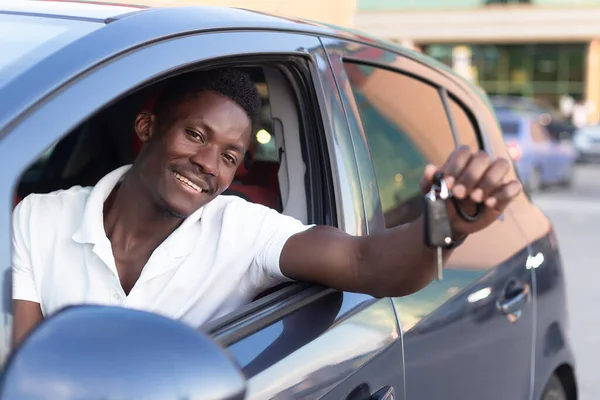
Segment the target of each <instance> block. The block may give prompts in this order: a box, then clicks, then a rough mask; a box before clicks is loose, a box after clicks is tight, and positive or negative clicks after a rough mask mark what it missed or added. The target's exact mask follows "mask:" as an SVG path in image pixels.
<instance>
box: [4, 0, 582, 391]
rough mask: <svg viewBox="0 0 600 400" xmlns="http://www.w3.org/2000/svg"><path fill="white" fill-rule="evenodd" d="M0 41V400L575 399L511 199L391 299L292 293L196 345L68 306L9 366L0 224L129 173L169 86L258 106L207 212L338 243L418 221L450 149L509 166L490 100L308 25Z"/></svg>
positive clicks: (206, 334)
mask: <svg viewBox="0 0 600 400" xmlns="http://www.w3.org/2000/svg"><path fill="white" fill-rule="evenodd" d="M0 27H2V28H3V29H8V30H10V34H7V35H2V36H0V48H2V59H3V60H2V63H1V66H0V160H2V161H1V163H2V168H1V170H0V171H1V172H0V185H2V187H3V189H1V193H4V195H3V196H2V197H0V209H1V210H2V212H1V213H0V216H1V217H0V246H1V247H0V257H1V259H2V260H4V261H2V262H1V263H0V265H2V268H3V270H2V272H3V273H2V277H3V278H4V281H3V284H2V285H0V291H1V295H2V299H4V303H3V305H4V306H3V307H2V320H1V321H2V327H3V329H1V330H0V332H1V335H2V336H1V338H2V340H1V341H0V350H1V351H2V353H1V354H2V360H3V361H4V362H3V364H2V372H1V373H2V379H1V383H0V398H3V399H25V398H27V399H41V398H52V399H58V398H60V399H75V398H77V399H81V398H88V397H93V398H160V399H182V398H194V399H290V398H305V399H306V398H311V399H312V398H319V399H323V400H329V399H335V400H339V399H381V400H383V399H387V400H390V399H406V400H411V399H428V400H435V399H463V400H469V399H487V400H496V399H507V398H509V399H532V400H550V399H568V400H575V399H576V398H577V379H576V363H575V359H574V357H573V353H572V350H571V344H570V339H569V331H568V312H567V307H566V304H567V298H566V293H565V280H564V267H563V264H562V258H561V255H560V248H559V244H558V242H557V240H556V235H555V232H554V229H553V225H552V223H551V222H550V221H549V220H548V218H546V216H545V215H544V214H543V213H542V212H541V211H540V210H539V209H538V208H537V207H536V206H535V205H534V204H533V203H532V202H531V200H530V198H529V197H528V196H527V194H526V193H522V194H520V195H519V196H518V197H517V198H516V199H515V200H514V202H512V203H511V204H510V205H509V206H508V207H507V209H506V210H505V212H504V213H503V215H502V216H501V217H500V218H499V219H498V220H496V221H495V222H493V223H492V224H491V225H490V226H489V227H488V228H486V229H484V230H482V231H480V232H478V233H476V234H473V235H470V236H469V237H468V238H467V239H466V241H465V242H464V243H463V244H462V245H461V246H459V247H458V248H457V249H455V250H454V251H453V253H452V255H451V256H450V258H449V260H448V262H447V267H446V269H445V272H444V278H443V280H441V281H437V280H436V281H433V282H431V283H430V284H429V285H428V286H426V287H425V288H424V289H423V290H421V291H418V292H416V293H414V294H411V295H409V296H404V297H398V298H385V297H384V298H375V297H373V296H370V295H366V294H361V293H351V292H342V291H337V290H334V289H332V288H326V287H320V286H317V285H312V284H310V283H304V282H291V283H286V284H282V285H278V286H275V287H273V288H271V289H269V290H268V291H265V292H263V293H261V294H258V295H257V296H256V297H255V298H254V299H253V300H252V301H251V302H249V303H248V304H245V305H243V306H242V307H240V308H239V309H237V310H236V311H234V312H232V313H229V314H226V315H222V316H218V317H216V318H214V319H212V320H211V321H210V322H208V323H206V324H203V325H202V326H190V325H187V324H183V323H181V322H179V321H177V320H172V319H168V318H165V317H162V316H160V315H155V314H152V313H148V312H143V311H139V310H134V309H126V308H121V307H116V306H115V307H110V306H98V305H77V304H74V305H71V306H69V307H65V308H64V309H62V310H61V311H59V312H57V313H55V314H53V315H51V316H49V317H48V318H47V319H45V320H44V322H43V323H42V324H40V325H39V326H38V327H37V328H36V329H35V330H34V331H33V332H32V333H31V334H30V335H29V336H28V337H27V338H26V339H25V340H24V341H23V342H22V343H21V344H19V345H18V346H17V347H16V348H15V349H11V347H10V343H11V338H10V337H11V324H12V316H11V303H10V292H11V291H10V278H11V270H10V268H9V266H10V265H11V236H10V235H11V234H10V232H11V222H10V221H11V219H10V213H11V210H12V208H13V207H14V206H15V204H17V203H18V202H19V201H21V199H22V198H23V197H25V196H27V195H29V194H30V193H48V192H52V191H56V190H61V189H64V188H67V187H71V186H73V185H81V186H89V185H94V184H95V182H96V181H97V180H98V179H99V178H100V177H102V176H103V175H104V174H106V173H107V172H109V171H111V170H113V169H114V168H116V167H118V166H120V165H124V164H127V163H131V162H132V161H133V160H134V158H135V156H136V153H137V151H139V143H138V142H136V140H135V138H134V134H133V130H132V122H133V119H134V118H135V115H136V114H137V113H138V112H139V111H140V110H141V109H143V108H144V107H147V106H148V104H149V102H152V101H153V100H152V99H154V98H156V95H157V93H159V92H160V88H161V87H162V85H164V83H165V82H166V81H168V79H170V78H172V77H173V76H177V75H178V74H181V73H182V72H187V71H191V70H196V69H206V68H211V67H214V66H225V65H227V66H230V67H233V68H241V69H243V70H245V71H247V72H248V73H249V74H250V76H251V77H252V79H253V80H254V82H255V84H256V86H257V88H258V90H259V92H260V93H261V96H262V99H263V112H262V120H261V122H260V124H259V126H258V127H257V130H256V133H255V135H253V145H252V147H251V151H250V152H249V153H248V154H247V157H246V161H245V162H244V163H243V165H242V166H241V167H240V170H239V171H238V173H237V174H236V180H235V181H234V184H233V185H232V186H231V187H230V192H229V193H227V194H224V195H230V196H242V197H245V198H246V199H248V201H252V202H256V203H260V204H263V205H265V206H267V207H271V208H273V209H275V210H277V211H278V212H281V213H284V214H286V215H291V216H293V217H295V218H297V219H299V220H301V221H302V222H304V223H315V224H325V225H332V226H336V227H338V228H340V229H342V230H344V231H345V232H347V233H349V234H351V235H357V236H358V235H368V234H372V233H374V232H379V231H382V230H384V229H386V228H389V227H393V226H398V225H401V224H404V223H406V222H409V221H412V220H414V219H415V218H418V217H419V216H420V215H421V214H422V211H423V210H422V207H423V194H422V192H421V191H420V188H419V181H420V178H421V177H422V174H423V169H424V167H425V165H426V164H427V163H429V162H432V163H435V164H438V165H439V164H440V163H441V162H443V161H444V160H445V159H446V158H447V157H448V155H449V154H450V153H451V152H452V150H453V149H454V148H455V146H457V145H459V144H461V145H467V146H470V147H471V149H473V150H474V151H485V152H488V153H489V154H491V155H492V156H493V157H507V158H508V157H509V153H508V149H507V146H506V144H505V142H504V140H503V136H502V132H501V130H500V125H499V123H498V120H497V119H496V117H495V114H494V111H493V108H492V106H491V103H490V102H489V99H488V98H487V97H486V96H485V95H484V94H483V93H481V92H480V91H479V90H477V89H476V88H474V87H473V85H471V84H470V83H469V82H467V81H465V80H464V79H462V78H461V77H459V76H458V75H457V74H455V73H454V72H453V71H452V70H450V69H449V68H447V67H445V66H443V65H442V64H440V63H438V62H436V61H434V60H433V59H431V58H429V57H427V56H425V55H422V54H420V53H418V52H415V51H412V50H409V49H405V48H402V47H398V46H396V45H394V44H393V43H389V42H386V41H383V40H380V39H377V38H373V37H370V36H367V35H364V34H362V33H356V32H351V31H349V30H344V29H342V28H335V27H332V26H329V25H326V24H319V23H316V22H308V21H304V20H300V19H290V18H283V17H279V16H275V15H269V14H264V13H259V12H255V11H251V10H243V9H234V8H221V7H208V6H206V7H202V6H190V7H169V8H141V7H130V6H125V5H116V4H111V5H106V4H104V5H102V4H97V3H92V2H90V3H85V2H81V3H78V2H70V1H55V2H52V1H41V2H36V1H18V2H3V3H2V4H0ZM508 174H509V176H508V178H516V177H517V171H516V170H515V168H514V167H513V166H512V165H511V166H510V170H509V173H508ZM32 229H33V228H32ZM49 239H50V238H49ZM232 245H235V244H232ZM399 245H401V244H399ZM32 251H33V250H32ZM74 262H76V260H74ZM399 262H401V260H399ZM381 279H386V277H385V276H382V277H381Z"/></svg>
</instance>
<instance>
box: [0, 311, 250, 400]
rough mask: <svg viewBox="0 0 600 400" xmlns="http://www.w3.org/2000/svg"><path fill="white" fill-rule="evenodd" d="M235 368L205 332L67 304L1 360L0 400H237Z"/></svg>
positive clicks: (241, 386) (240, 379)
mask: <svg viewBox="0 0 600 400" xmlns="http://www.w3.org/2000/svg"><path fill="white" fill-rule="evenodd" d="M245 392H246V380H245V378H244V376H243V374H242V372H241V370H240V368H239V367H238V366H237V365H236V364H235V363H234V361H233V360H232V359H230V358H229V357H228V356H227V354H226V353H225V351H224V350H222V349H221V348H219V347H218V346H217V345H216V344H215V343H214V342H212V341H211V340H210V339H209V338H208V337H207V336H206V335H204V334H203V333H201V332H198V331H196V330H194V329H193V328H191V327H189V326H187V325H184V324H182V323H180V322H177V321H175V320H171V319H168V318H164V317H161V316H158V315H155V314H150V313H146V312H142V311H135V310H130V309H125V308H117V307H103V306H77V307H68V308H65V309H64V310H62V311H60V312H58V313H57V314H55V315H54V316H53V317H51V318H49V319H48V320H46V321H44V322H43V323H42V324H41V325H40V326H39V327H38V328H36V329H35V330H34V331H33V332H32V333H31V334H30V336H29V337H27V338H26V339H25V340H24V341H23V343H22V344H21V345H20V346H19V347H18V348H17V349H16V350H15V352H14V353H13V354H12V355H11V357H10V359H9V360H8V362H7V364H6V366H5V370H4V376H3V377H2V382H1V383H0V398H1V399H31V400H35V399H61V400H71V399H72V400H74V399H165V400H167V399H173V400H181V399H211V400H212V399H218V400H221V399H223V400H238V399H240V400H241V399H243V398H244V396H245Z"/></svg>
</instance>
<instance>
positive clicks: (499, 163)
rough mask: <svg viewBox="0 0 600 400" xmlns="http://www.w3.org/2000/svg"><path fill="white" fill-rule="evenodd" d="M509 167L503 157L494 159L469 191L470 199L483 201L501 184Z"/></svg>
mask: <svg viewBox="0 0 600 400" xmlns="http://www.w3.org/2000/svg"><path fill="white" fill-rule="evenodd" d="M509 169H510V163H509V162H508V160H506V159H505V158H498V159H496V160H494V161H493V162H492V164H491V165H490V167H489V168H488V169H487V171H486V173H485V174H484V176H483V178H481V180H480V181H479V183H478V184H477V187H476V188H475V190H473V192H472V193H471V199H472V200H473V201H475V202H482V201H485V199H487V198H488V196H490V195H491V194H492V193H493V192H495V191H496V190H497V189H498V188H499V187H500V186H501V185H502V183H503V182H504V178H505V177H506V174H507V173H508V171H509Z"/></svg>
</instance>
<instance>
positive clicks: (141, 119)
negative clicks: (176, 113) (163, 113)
mask: <svg viewBox="0 0 600 400" xmlns="http://www.w3.org/2000/svg"><path fill="white" fill-rule="evenodd" d="M155 121H156V116H155V115H154V114H153V113H151V112H150V111H142V112H140V113H139V114H138V115H137V117H135V123H134V129H135V134H136V135H137V137H138V138H139V139H140V141H141V142H142V143H146V142H147V141H148V140H149V139H150V138H151V137H152V134H153V133H154V122H155Z"/></svg>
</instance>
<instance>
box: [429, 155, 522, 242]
mask: <svg viewBox="0 0 600 400" xmlns="http://www.w3.org/2000/svg"><path fill="white" fill-rule="evenodd" d="M509 169H510V163H509V161H508V160H506V159H505V158H497V159H495V160H492V159H491V157H490V156H489V155H488V154H487V153H486V152H483V151H480V152H477V153H474V152H473V151H472V150H471V149H470V147H468V146H459V147H458V148H456V150H454V151H453V152H452V154H450V157H449V158H448V160H447V161H446V162H445V163H444V165H442V166H440V167H439V168H438V167H436V166H435V165H428V166H427V167H426V168H425V173H424V176H423V180H422V181H421V189H422V190H423V193H424V194H427V193H428V192H429V191H430V189H431V185H432V183H433V179H434V175H435V173H436V172H441V173H443V177H444V181H445V184H446V186H447V187H448V190H450V191H451V192H452V195H453V196H454V197H455V199H457V200H458V201H457V203H458V205H459V206H460V208H461V209H462V210H463V211H464V212H465V213H466V214H468V215H474V214H476V211H477V207H478V205H479V206H482V207H483V210H482V212H481V216H480V217H479V218H478V219H477V220H476V221H468V220H466V219H464V218H462V217H461V216H460V215H459V213H458V212H457V210H456V208H455V207H454V205H453V202H447V204H448V207H447V208H448V219H449V221H450V226H451V228H452V233H453V236H454V238H458V237H461V236H464V235H468V234H471V233H475V232H478V231H480V230H482V229H485V228H486V227H488V226H489V225H490V224H492V223H493V222H494V221H495V220H496V219H497V218H498V217H499V216H500V214H502V212H503V211H504V209H505V208H506V206H507V205H508V204H509V203H510V202H511V201H512V200H513V199H514V198H515V197H516V196H518V194H519V193H520V192H521V190H522V188H521V184H520V182H519V181H518V180H510V181H507V180H506V176H507V173H508V171H509Z"/></svg>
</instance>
